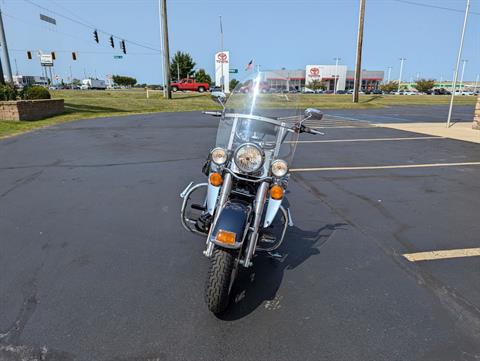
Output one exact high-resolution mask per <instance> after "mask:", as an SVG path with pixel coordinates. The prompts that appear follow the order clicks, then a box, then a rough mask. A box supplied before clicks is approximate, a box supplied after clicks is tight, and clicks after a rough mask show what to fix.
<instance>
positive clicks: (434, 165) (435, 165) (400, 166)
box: [290, 162, 480, 172]
mask: <svg viewBox="0 0 480 361" xmlns="http://www.w3.org/2000/svg"><path fill="white" fill-rule="evenodd" d="M472 165H480V162H462V163H427V164H398V165H373V166H361V167H355V166H354V167H318V168H293V169H290V171H291V172H325V171H332V170H333V171H340V170H379V169H408V168H439V167H462V166H472Z"/></svg>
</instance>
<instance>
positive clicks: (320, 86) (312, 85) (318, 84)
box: [307, 79, 327, 90]
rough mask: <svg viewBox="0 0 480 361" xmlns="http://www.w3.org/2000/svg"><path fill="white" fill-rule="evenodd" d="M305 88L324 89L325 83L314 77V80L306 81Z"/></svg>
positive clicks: (325, 87)
mask: <svg viewBox="0 0 480 361" xmlns="http://www.w3.org/2000/svg"><path fill="white" fill-rule="evenodd" d="M307 88H309V89H312V90H318V89H322V90H325V89H327V84H325V82H324V81H322V80H319V79H314V80H312V81H310V83H308V86H307Z"/></svg>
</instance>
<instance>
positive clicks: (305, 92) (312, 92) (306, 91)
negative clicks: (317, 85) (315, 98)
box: [302, 87, 315, 94]
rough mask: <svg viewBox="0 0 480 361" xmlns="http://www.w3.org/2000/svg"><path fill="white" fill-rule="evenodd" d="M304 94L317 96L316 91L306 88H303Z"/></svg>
mask: <svg viewBox="0 0 480 361" xmlns="http://www.w3.org/2000/svg"><path fill="white" fill-rule="evenodd" d="M302 93H304V94H315V90H313V89H310V88H307V87H305V88H303V90H302Z"/></svg>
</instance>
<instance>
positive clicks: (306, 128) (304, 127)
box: [301, 125, 325, 135]
mask: <svg viewBox="0 0 480 361" xmlns="http://www.w3.org/2000/svg"><path fill="white" fill-rule="evenodd" d="M301 131H302V132H303V133H309V134H316V135H325V133H323V132H321V131H319V130H315V129H312V128H309V127H307V126H305V125H302V128H301Z"/></svg>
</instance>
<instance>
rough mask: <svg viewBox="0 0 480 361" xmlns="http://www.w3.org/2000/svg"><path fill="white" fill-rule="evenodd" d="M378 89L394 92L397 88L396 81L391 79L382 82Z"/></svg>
mask: <svg viewBox="0 0 480 361" xmlns="http://www.w3.org/2000/svg"><path fill="white" fill-rule="evenodd" d="M380 90H381V91H383V92H385V93H392V92H396V91H397V90H398V82H396V81H391V82H389V83H386V84H382V85H380Z"/></svg>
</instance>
